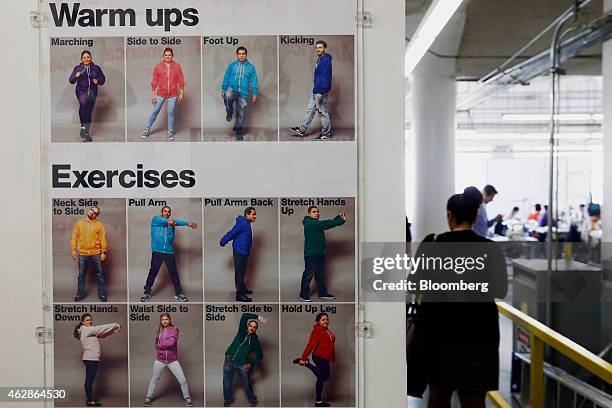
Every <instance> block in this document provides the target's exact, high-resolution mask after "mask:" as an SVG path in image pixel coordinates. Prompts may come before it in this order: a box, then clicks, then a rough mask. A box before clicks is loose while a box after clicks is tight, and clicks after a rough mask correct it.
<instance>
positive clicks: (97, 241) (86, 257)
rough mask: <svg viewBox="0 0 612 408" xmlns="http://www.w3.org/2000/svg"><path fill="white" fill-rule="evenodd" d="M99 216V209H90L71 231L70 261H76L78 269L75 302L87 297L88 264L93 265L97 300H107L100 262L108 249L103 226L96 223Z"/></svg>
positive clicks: (104, 258)
mask: <svg viewBox="0 0 612 408" xmlns="http://www.w3.org/2000/svg"><path fill="white" fill-rule="evenodd" d="M99 215H100V208H99V207H91V208H90V209H89V211H88V212H87V216H86V217H83V218H81V219H80V220H78V221H77V222H76V224H75V225H74V228H73V229H72V237H71V239H70V251H71V255H72V259H74V260H76V261H77V265H78V268H79V278H78V283H77V294H76V296H75V297H74V301H75V302H78V301H80V300H83V299H84V298H85V297H86V295H87V292H86V288H85V283H86V278H87V269H88V268H89V264H90V263H91V264H92V265H93V269H94V272H95V273H96V282H97V285H98V298H100V301H102V302H106V301H107V300H108V293H107V290H106V283H105V282H104V273H103V271H102V262H104V261H105V260H106V250H107V248H108V247H107V243H106V231H105V230H104V224H102V223H101V222H100V221H98V216H99Z"/></svg>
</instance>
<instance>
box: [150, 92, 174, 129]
mask: <svg viewBox="0 0 612 408" xmlns="http://www.w3.org/2000/svg"><path fill="white" fill-rule="evenodd" d="M176 99H177V98H176V96H173V97H171V98H163V97H161V96H156V97H155V106H154V107H153V112H152V113H151V116H149V121H148V122H147V129H151V127H152V126H153V123H154V122H155V119H157V115H158V114H159V111H161V108H162V106H163V105H164V102H165V101H166V100H168V106H167V107H166V109H167V110H168V132H174V108H175V107H176Z"/></svg>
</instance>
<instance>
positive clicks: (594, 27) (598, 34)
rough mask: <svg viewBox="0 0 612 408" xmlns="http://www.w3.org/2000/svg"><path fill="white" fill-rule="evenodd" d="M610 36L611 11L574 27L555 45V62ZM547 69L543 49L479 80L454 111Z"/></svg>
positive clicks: (463, 108)
mask: <svg viewBox="0 0 612 408" xmlns="http://www.w3.org/2000/svg"><path fill="white" fill-rule="evenodd" d="M610 38H612V11H611V12H608V13H606V14H605V15H603V16H601V17H599V18H597V19H595V20H593V21H591V22H590V23H588V24H586V25H584V26H582V27H580V28H577V29H576V30H574V31H573V32H572V36H571V37H569V38H567V39H565V40H563V41H562V42H561V45H560V47H559V61H560V62H561V63H563V62H565V61H567V60H569V59H571V58H573V57H575V56H576V55H578V54H579V53H580V52H581V51H583V50H585V49H587V48H589V47H592V46H593V45H596V44H599V43H603V42H604V41H606V40H609V39H610ZM549 70H550V51H549V50H548V49H547V50H544V51H542V52H540V53H539V54H537V55H535V56H533V57H531V58H529V59H528V60H525V61H523V62H521V63H520V64H517V65H515V66H513V67H511V68H508V69H506V70H504V71H502V72H500V73H498V74H496V75H494V76H492V77H490V78H488V79H486V80H485V81H483V82H482V84H481V86H479V87H478V88H477V89H475V90H474V91H473V92H471V93H469V94H467V95H465V96H463V97H462V98H461V99H459V100H458V101H457V110H458V111H465V110H469V109H470V108H472V107H474V106H476V105H478V104H480V103H482V102H484V101H485V100H486V99H487V98H489V97H490V96H492V95H494V94H495V93H497V92H500V91H502V90H504V89H506V88H508V87H510V86H513V85H525V84H527V83H529V81H530V80H531V79H533V78H535V77H537V76H539V75H542V74H545V73H548V72H549ZM485 77H486V76H485Z"/></svg>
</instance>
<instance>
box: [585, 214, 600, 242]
mask: <svg viewBox="0 0 612 408" xmlns="http://www.w3.org/2000/svg"><path fill="white" fill-rule="evenodd" d="M601 234H602V230H601V218H600V215H599V214H593V215H591V217H589V218H587V219H585V220H584V222H583V223H582V229H581V230H580V238H581V239H582V241H584V242H589V241H591V238H595V239H600V238H601Z"/></svg>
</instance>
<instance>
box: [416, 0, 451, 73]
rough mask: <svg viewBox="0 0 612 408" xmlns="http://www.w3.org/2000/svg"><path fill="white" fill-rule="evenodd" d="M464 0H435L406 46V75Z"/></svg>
mask: <svg viewBox="0 0 612 408" xmlns="http://www.w3.org/2000/svg"><path fill="white" fill-rule="evenodd" d="M462 2H463V0H434V2H433V3H432V4H431V6H429V8H428V9H427V13H425V16H424V17H423V19H422V20H421V23H420V24H419V26H418V28H417V29H416V31H415V33H414V35H413V36H412V38H411V39H410V42H409V43H408V47H406V56H405V72H406V77H408V75H410V73H411V72H412V71H413V70H414V68H416V66H417V65H418V63H419V61H421V58H423V55H425V53H426V52H427V50H428V49H429V47H431V44H433V42H434V41H435V40H436V37H437V36H438V34H440V32H441V31H442V30H443V29H444V26H446V23H448V21H449V20H450V19H451V17H452V16H453V14H455V11H457V8H459V5H460V4H461V3H462Z"/></svg>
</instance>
